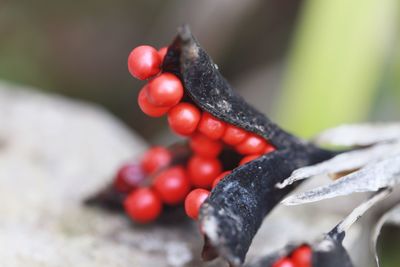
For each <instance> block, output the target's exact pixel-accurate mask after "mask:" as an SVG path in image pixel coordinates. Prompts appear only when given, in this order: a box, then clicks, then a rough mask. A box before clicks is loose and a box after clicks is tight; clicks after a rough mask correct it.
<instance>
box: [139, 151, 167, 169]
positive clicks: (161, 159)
mask: <svg viewBox="0 0 400 267" xmlns="http://www.w3.org/2000/svg"><path fill="white" fill-rule="evenodd" d="M171 158H172V156H171V153H170V152H169V150H168V149H166V148H165V147H162V146H155V147H152V148H151V149H149V150H148V151H147V152H146V153H145V154H144V155H143V157H142V161H141V166H142V169H143V170H144V171H145V172H146V173H149V174H151V173H154V172H156V171H158V170H160V169H161V168H163V167H166V166H168V164H169V163H170V162H171Z"/></svg>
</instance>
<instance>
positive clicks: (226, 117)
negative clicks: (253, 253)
mask: <svg viewBox="0 0 400 267" xmlns="http://www.w3.org/2000/svg"><path fill="white" fill-rule="evenodd" d="M163 70H164V71H167V72H172V73H174V74H176V75H177V76H178V77H180V78H181V80H182V82H183V84H184V88H185V95H186V98H185V101H192V102H193V103H195V104H196V105H197V106H198V107H200V108H201V110H203V111H206V112H208V113H210V114H212V115H213V116H215V117H216V118H218V119H220V120H222V121H224V122H226V123H229V124H231V125H235V126H237V127H240V128H242V129H245V130H247V131H249V132H252V133H255V134H257V135H259V136H262V137H264V138H265V139H266V140H268V142H269V143H271V144H272V145H274V146H275V148H276V151H274V152H272V153H269V154H266V155H264V156H262V157H260V158H258V159H256V160H254V161H252V162H250V163H248V164H245V165H244V166H241V167H238V168H235V169H234V170H233V172H232V173H231V174H230V175H228V176H227V177H225V178H224V179H223V180H222V181H221V182H220V183H219V184H218V185H217V187H216V188H215V189H214V190H213V191H212V192H211V195H210V197H209V198H208V200H207V201H206V202H205V204H204V205H203V206H202V208H201V214H200V226H201V229H202V231H203V233H204V235H205V240H206V244H205V246H204V250H203V258H204V259H205V260H211V259H213V258H215V257H216V256H222V257H223V258H225V259H226V260H227V261H228V262H229V263H230V264H231V265H234V266H239V265H241V264H242V263H243V261H244V258H245V255H246V253H247V251H248V249H249V246H250V244H251V241H252V239H253V237H254V235H255V234H256V232H257V230H258V228H259V227H260V225H261V222H262V220H263V219H264V217H265V216H266V215H267V214H268V213H269V212H270V211H271V210H272V209H273V208H274V207H275V206H276V204H278V203H279V201H280V200H281V199H282V198H283V197H284V196H285V195H286V194H288V193H289V192H290V191H291V190H292V189H293V188H294V187H295V186H297V185H298V184H294V185H292V186H290V187H287V188H285V189H278V188H276V187H275V184H276V183H278V182H281V181H283V180H284V179H285V178H287V177H289V176H290V174H291V173H292V172H293V171H294V170H295V169H297V168H299V167H302V166H307V165H310V164H315V163H317V162H320V161H323V160H326V159H329V158H331V157H332V156H333V155H334V154H335V153H334V152H329V151H326V150H322V149H319V148H317V147H315V146H313V145H311V144H309V143H306V142H304V141H303V140H301V139H299V138H297V137H295V136H293V135H291V134H289V133H287V132H285V131H283V130H282V129H281V128H279V126H277V125H276V124H274V123H272V122H271V121H270V120H269V119H268V118H267V117H266V116H265V115H264V114H262V113H261V112H259V111H258V110H256V109H255V108H254V107H252V106H251V105H249V104H248V103H247V102H246V101H245V100H244V99H243V98H242V97H241V96H239V95H238V94H237V93H236V92H235V91H234V90H233V89H232V87H231V86H230V85H229V84H228V82H227V81H226V80H225V78H224V77H223V76H222V75H221V74H220V72H219V70H218V67H217V65H216V64H215V63H214V62H213V61H212V60H211V58H210V57H209V56H208V55H207V53H206V52H205V51H204V50H203V49H202V48H201V47H200V45H199V43H198V42H197V41H196V39H195V38H194V37H193V36H192V34H191V32H190V30H189V28H188V27H187V26H183V27H181V28H180V29H179V32H178V36H177V37H176V39H175V40H174V42H173V43H172V45H171V46H169V49H168V52H167V55H166V57H165V60H164V62H163Z"/></svg>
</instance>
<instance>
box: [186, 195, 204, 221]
mask: <svg viewBox="0 0 400 267" xmlns="http://www.w3.org/2000/svg"><path fill="white" fill-rule="evenodd" d="M209 194H210V191H208V190H205V189H201V188H198V189H194V190H192V191H191V192H190V193H189V194H188V195H187V196H186V199H185V211H186V214H187V215H188V216H189V217H190V218H192V219H193V220H197V218H198V216H199V210H200V207H201V205H202V204H203V202H204V201H205V200H206V198H207V197H208V195H209Z"/></svg>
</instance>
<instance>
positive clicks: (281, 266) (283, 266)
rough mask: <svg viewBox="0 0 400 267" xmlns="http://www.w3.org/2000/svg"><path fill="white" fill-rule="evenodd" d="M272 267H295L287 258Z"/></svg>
mask: <svg viewBox="0 0 400 267" xmlns="http://www.w3.org/2000/svg"><path fill="white" fill-rule="evenodd" d="M272 267H297V266H296V265H294V263H293V262H292V261H291V260H290V259H289V258H282V259H280V260H278V261H277V262H275V263H274V264H273V265H272Z"/></svg>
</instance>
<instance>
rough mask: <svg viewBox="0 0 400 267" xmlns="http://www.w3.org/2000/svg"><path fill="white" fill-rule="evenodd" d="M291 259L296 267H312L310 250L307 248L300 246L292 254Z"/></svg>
mask: <svg viewBox="0 0 400 267" xmlns="http://www.w3.org/2000/svg"><path fill="white" fill-rule="evenodd" d="M291 259H292V262H293V263H294V266H296V267H312V250H311V248H310V247H309V246H306V245H304V246H301V247H299V248H297V249H295V250H294V251H293V252H292V254H291Z"/></svg>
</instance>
